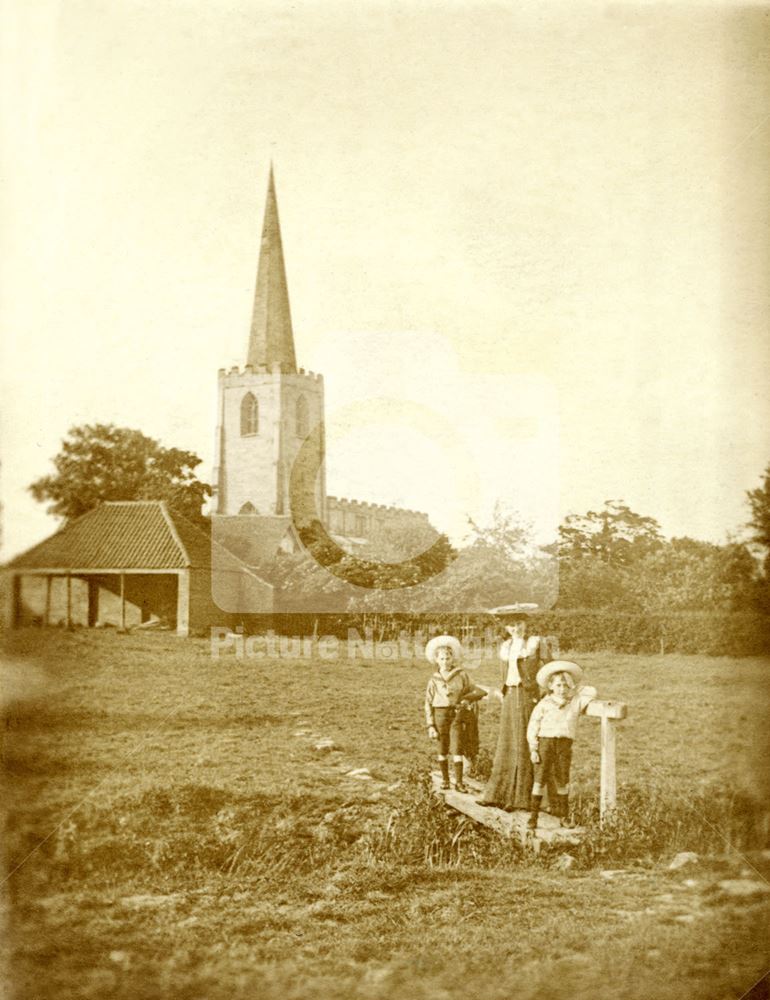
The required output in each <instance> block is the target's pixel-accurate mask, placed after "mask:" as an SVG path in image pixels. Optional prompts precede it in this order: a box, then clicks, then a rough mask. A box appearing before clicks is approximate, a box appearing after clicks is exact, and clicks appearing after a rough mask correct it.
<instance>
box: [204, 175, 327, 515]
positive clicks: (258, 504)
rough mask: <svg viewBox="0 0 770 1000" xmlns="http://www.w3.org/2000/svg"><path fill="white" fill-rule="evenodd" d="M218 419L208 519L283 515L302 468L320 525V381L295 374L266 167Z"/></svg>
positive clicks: (275, 212) (280, 247)
mask: <svg viewBox="0 0 770 1000" xmlns="http://www.w3.org/2000/svg"><path fill="white" fill-rule="evenodd" d="M218 414H219V416H218V420H219V426H218V427H217V441H216V459H215V466H214V488H215V493H216V495H215V503H214V512H215V513H216V514H224V515H234V514H240V515H261V516H276V515H278V516H288V515H290V514H291V513H292V507H291V501H290V493H289V490H290V485H291V484H292V482H294V483H296V481H297V474H298V472H299V471H301V470H302V469H303V468H306V469H307V470H308V472H307V475H308V477H312V479H313V483H312V493H313V497H314V502H315V511H314V512H311V513H314V514H315V516H317V517H318V518H319V519H321V520H325V519H326V475H325V465H324V434H323V422H324V386H323V378H322V376H321V375H316V374H314V373H313V372H306V371H305V370H304V369H303V368H300V369H298V368H297V362H296V355H295V351H294V333H293V330H292V325H291V310H290V308H289V290H288V286H287V283H286V268H285V266H284V260H283V245H282V241H281V227H280V224H279V221H278V202H277V200H276V196H275V181H274V178H273V169H272V166H271V168H270V179H269V182H268V188H267V201H266V203H265V218H264V223H263V226H262V243H261V246H260V252H259V266H258V269H257V283H256V290H255V293H254V310H253V313H252V319H251V334H250V336H249V346H248V353H247V356H246V364H245V365H244V367H243V368H237V367H236V368H231V369H230V370H229V371H225V369H220V371H219V396H218ZM316 470H317V474H316ZM294 513H295V515H296V514H297V510H296V504H295V511H294Z"/></svg>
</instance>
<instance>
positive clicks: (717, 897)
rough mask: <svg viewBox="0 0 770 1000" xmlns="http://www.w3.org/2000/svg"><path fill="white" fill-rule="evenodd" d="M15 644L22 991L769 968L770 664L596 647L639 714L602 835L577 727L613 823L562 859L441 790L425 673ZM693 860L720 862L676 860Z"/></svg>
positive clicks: (268, 995) (727, 981) (749, 972)
mask: <svg viewBox="0 0 770 1000" xmlns="http://www.w3.org/2000/svg"><path fill="white" fill-rule="evenodd" d="M5 646H6V657H7V669H6V672H5V681H4V686H3V691H4V697H5V702H6V720H5V723H6V727H5V739H4V743H3V755H4V800H5V801H6V803H7V804H8V814H7V840H6V844H7V848H6V858H5V864H6V868H7V871H8V873H9V877H8V878H7V881H6V883H5V889H6V890H7V901H8V903H9V904H10V905H9V908H8V921H9V926H8V929H9V933H8V935H7V940H8V944H9V948H10V952H9V958H8V961H9V980H10V981H11V982H12V983H13V984H14V987H15V991H16V995H17V996H18V998H19V1000H27V998H33V997H34V998H41V1000H42V998H47V997H56V998H75V997H77V998H87V1000H96V998H99V1000H101V998H104V997H114V998H120V1000H123V998H126V1000H128V998H129V997H131V998H134V1000H137V998H138V1000H144V998H155V997H158V998H159V997H174V998H176V997H180V998H189V1000H194V998H201V1000H203V998H206V1000H209V998H211V1000H218V998H220V997H221V998H228V1000H229V998H233V997H237V998H240V997H243V998H247V997H248V998H252V997H258V998H259V1000H274V998H275V1000H277V998H278V997H288V998H297V1000H300V998H302V1000H315V998H318V1000H320V998H324V1000H326V998H329V1000H334V998H349V997H362V998H371V1000H379V998H391V997H393V998H395V997H399V998H401V997H407V998H417V1000H422V998H426V1000H428V998H431V1000H454V998H460V997H465V996H467V995H468V994H469V993H471V995H474V996H478V997H484V998H489V1000H498V998H499V1000H502V998H511V997H522V998H532V1000H535V998H546V997H556V998H562V997H564V998H566V997H576V996H577V997H583V996H585V997H589V996H591V997H598V998H601V1000H604V998H606V1000H610V998H642V997H644V998H660V1000H668V998H674V997H677V998H681V997H698V998H704V1000H707V998H714V1000H727V998H735V1000H738V998H739V997H742V996H744V995H746V993H747V991H749V990H750V988H751V987H752V985H753V984H754V983H756V982H757V981H758V980H760V979H761V977H762V976H763V974H764V973H765V972H766V971H767V969H768V968H769V967H770V961H768V954H767V951H768V949H767V936H766V926H767V916H768V903H767V899H768V895H767V894H766V893H765V891H764V890H765V889H766V887H767V882H766V881H765V880H764V877H765V876H767V874H768V872H769V871H770V862H768V860H767V856H766V855H764V854H762V849H763V848H766V847H767V846H768V843H767V834H768V813H767V809H766V807H765V803H766V802H767V801H768V792H770V770H769V769H768V759H769V758H768V754H767V750H768V735H767V734H768V727H767V711H766V704H767V701H766V690H767V688H766V684H767V676H768V669H770V661H767V660H758V659H746V660H729V659H708V658H703V657H673V656H661V657H643V656H617V657H616V656H609V655H586V656H580V657H578V660H579V662H580V663H581V664H582V665H583V666H584V668H585V669H586V672H587V674H588V678H589V679H590V681H591V683H594V684H596V686H597V687H598V688H599V691H600V694H601V695H602V696H605V697H611V698H616V699H619V700H624V701H626V702H628V704H629V717H628V719H627V720H626V721H625V722H623V723H621V728H620V734H619V740H618V778H619V800H620V809H619V814H618V818H617V821H616V823H615V824H609V825H607V826H605V828H604V829H603V830H600V829H599V828H598V825H597V823H596V812H597V807H596V804H597V793H598V787H597V786H598V744H599V737H598V723H597V722H596V721H594V720H585V721H584V722H582V723H581V731H580V734H579V737H578V741H577V745H576V752H575V764H574V768H573V778H574V782H573V784H574V786H575V789H576V793H577V798H578V800H579V809H580V812H581V816H582V818H583V820H584V821H585V822H587V824H588V825H589V829H590V836H589V837H588V839H587V841H586V842H585V844H584V845H583V846H581V848H579V849H575V850H573V854H574V856H575V864H574V866H573V867H572V868H571V869H570V870H569V871H566V872H565V871H562V870H561V869H560V867H559V865H560V856H559V855H556V854H548V853H547V852H544V853H541V855H540V856H539V857H534V856H531V855H529V854H526V853H525V852H523V851H522V849H521V848H520V847H519V846H518V845H516V844H511V843H504V842H503V841H501V840H500V839H499V838H497V837H496V836H495V835H494V834H492V833H490V832H489V831H486V830H484V829H480V828H477V827H475V826H474V825H473V824H471V823H470V822H469V821H467V820H464V819H463V818H462V817H460V816H458V815H456V814H453V813H451V812H449V811H447V810H446V809H445V808H444V807H443V806H442V805H441V803H440V802H438V801H437V800H436V799H435V798H434V797H433V796H431V795H430V794H429V793H428V791H427V789H426V785H425V781H424V775H425V774H426V773H427V771H428V770H429V769H430V766H431V751H432V747H431V745H430V744H429V743H428V741H427V740H426V739H425V736H424V729H423V726H422V718H421V702H422V695H423V691H424V686H425V682H426V680H427V677H428V675H429V672H430V668H429V667H428V665H427V664H422V663H417V662H415V663H408V662H402V663H392V664H391V663H389V664H372V663H365V662H362V661H361V660H358V661H353V662H351V661H349V660H337V661H319V660H304V659H303V660H297V659H286V658H273V659H271V660H267V659H238V658H236V657H235V656H233V655H232V654H226V655H224V656H223V657H222V658H221V659H219V660H216V661H213V660H212V659H211V657H210V652H209V644H208V642H207V641H203V640H178V639H176V638H174V637H172V636H170V635H168V634H154V635H138V634H132V635H117V634H115V633H114V632H111V631H105V632H103V633H96V632H86V631H75V632H66V631H64V630H61V631H59V630H42V629H39V630H20V631H17V632H15V633H11V634H10V635H8V636H6V642H5ZM496 670H497V668H496V665H495V664H494V663H492V662H489V663H485V664H484V665H482V667H481V668H480V669H479V671H478V672H477V677H478V679H479V681H480V682H482V683H494V682H495V679H496ZM496 718H497V709H496V707H495V706H494V705H490V706H485V707H484V709H483V712H482V718H481V725H482V744H483V747H484V749H483V751H482V755H481V757H482V761H481V766H482V768H483V766H484V760H487V761H488V755H489V753H490V752H491V751H492V749H493V746H494V736H495V728H496ZM320 737H328V738H331V739H332V740H333V741H334V743H335V746H336V749H334V750H331V751H327V752H323V753H322V752H319V751H316V750H315V749H314V744H315V743H316V742H317V741H318V738H320ZM361 768H367V769H368V771H369V774H370V775H371V777H370V778H362V777H357V776H355V775H349V774H348V772H350V771H354V770H356V769H361ZM680 850H694V851H697V852H699V853H700V854H701V855H702V858H701V862H700V864H698V865H697V866H695V867H692V868H685V869H683V870H681V871H678V872H670V871H668V870H667V868H666V865H667V863H668V862H669V860H670V859H671V857H673V855H674V854H675V853H676V852H677V851H680ZM618 870H619V871H618ZM613 871H614V872H615V873H614V874H613V873H612V872H613ZM725 878H738V879H743V880H744V881H745V882H746V884H747V887H748V889H750V890H752V891H751V893H750V894H748V895H746V896H741V897H735V898H733V897H726V896H725V895H724V893H723V892H722V891H720V889H719V886H718V884H719V882H720V880H723V879H725ZM762 988H763V987H762V986H758V987H757V988H756V990H755V991H754V993H753V994H751V995H752V998H754V997H756V998H758V997H759V996H760V995H762V996H765V995H766V992H765V993H759V992H757V991H758V990H761V989H762Z"/></svg>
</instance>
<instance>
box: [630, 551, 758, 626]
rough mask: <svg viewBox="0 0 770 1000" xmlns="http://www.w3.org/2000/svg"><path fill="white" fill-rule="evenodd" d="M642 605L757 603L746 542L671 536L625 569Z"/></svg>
mask: <svg viewBox="0 0 770 1000" xmlns="http://www.w3.org/2000/svg"><path fill="white" fill-rule="evenodd" d="M626 590H627V592H628V593H629V594H633V595H634V596H635V597H636V599H637V600H638V603H639V607H640V609H641V610H643V611H649V612H667V611H714V612H729V611H745V610H747V609H751V608H752V607H755V606H756V600H757V597H758V590H757V566H756V562H755V561H754V558H753V557H752V555H751V553H750V552H749V550H748V548H747V547H746V546H745V545H742V544H740V543H738V542H728V543H727V544H726V545H716V544H715V543H713V542H703V541H698V540H697V539H693V538H673V539H672V540H671V541H670V542H667V543H665V544H664V545H662V546H660V547H659V548H658V549H656V550H655V551H654V552H650V553H649V554H648V555H647V556H646V557H645V558H644V559H642V560H641V561H640V562H639V563H637V564H636V565H635V566H634V569H633V572H631V573H628V575H627V582H626Z"/></svg>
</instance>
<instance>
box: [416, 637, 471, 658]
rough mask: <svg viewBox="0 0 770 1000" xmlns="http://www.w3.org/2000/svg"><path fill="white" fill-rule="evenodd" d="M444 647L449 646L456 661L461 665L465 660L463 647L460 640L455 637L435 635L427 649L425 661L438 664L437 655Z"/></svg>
mask: <svg viewBox="0 0 770 1000" xmlns="http://www.w3.org/2000/svg"><path fill="white" fill-rule="evenodd" d="M442 646H449V648H450V649H451V650H452V654H453V655H454V658H455V660H456V661H457V662H458V663H459V662H460V660H462V658H463V647H462V645H461V644H460V640H459V639H455V637H454V636H453V635H434V637H433V638H432V639H431V640H430V641H429V642H428V644H427V646H426V647H425V659H426V660H429V661H430V662H431V663H435V662H436V653H437V652H438V651H439V649H440V648H441V647H442Z"/></svg>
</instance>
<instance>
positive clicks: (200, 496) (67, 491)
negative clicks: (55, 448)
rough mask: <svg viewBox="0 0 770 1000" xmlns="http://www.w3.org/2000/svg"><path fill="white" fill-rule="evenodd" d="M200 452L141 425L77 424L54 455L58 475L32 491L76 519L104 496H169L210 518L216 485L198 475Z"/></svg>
mask: <svg viewBox="0 0 770 1000" xmlns="http://www.w3.org/2000/svg"><path fill="white" fill-rule="evenodd" d="M200 462H201V460H200V458H198V456H197V455H195V454H193V453H192V452H190V451H182V450H181V449H179V448H165V447H164V446H163V445H161V444H160V443H159V442H158V441H155V440H154V439H153V438H150V437H147V436H146V435H144V434H142V432H141V431H137V430H132V429H130V428H127V427H115V425H114V424H84V425H82V426H80V427H72V428H71V429H70V430H69V431H68V433H67V437H66V438H65V439H64V441H63V442H62V449H61V451H60V452H59V454H58V455H57V456H56V457H55V458H54V459H53V464H54V467H55V469H56V473H55V474H54V475H49V476H43V477H42V478H41V479H38V480H36V481H35V482H34V483H32V484H31V485H30V487H29V491H30V493H31V494H32V496H33V497H34V498H35V499H36V500H38V501H40V502H45V501H50V505H49V507H48V511H49V513H51V514H55V515H56V516H57V517H62V518H65V519H66V520H71V519H72V518H75V517H80V515H81V514H85V513H86V512H87V511H89V510H91V509H92V508H93V507H96V506H98V504H100V503H101V502H102V501H104V500H165V501H166V503H168V505H169V507H170V508H171V509H172V510H174V511H176V512H177V513H179V514H183V515H184V516H185V517H187V518H189V519H190V520H191V521H193V522H196V523H198V524H205V523H206V522H205V518H203V516H202V514H201V508H202V506H203V502H204V500H205V499H206V497H208V496H211V487H210V486H209V485H208V483H203V482H201V481H200V480H199V479H197V478H196V476H195V473H194V471H193V470H194V469H195V467H196V466H198V465H200Z"/></svg>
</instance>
